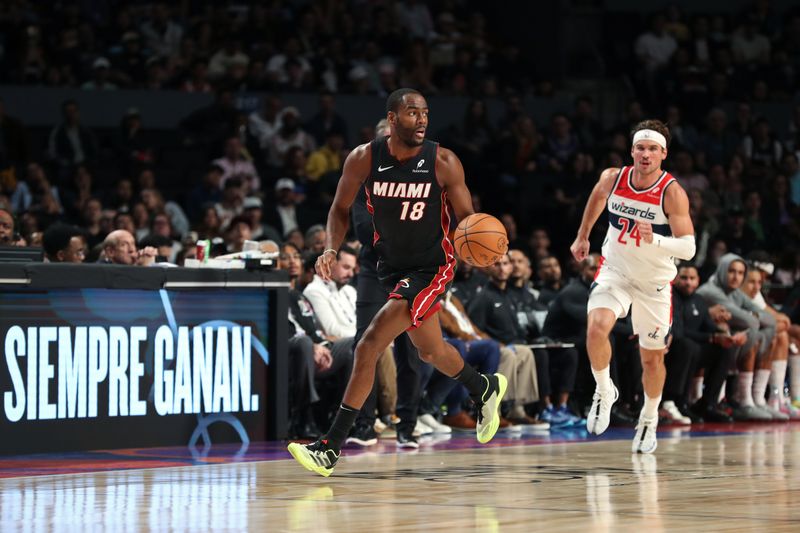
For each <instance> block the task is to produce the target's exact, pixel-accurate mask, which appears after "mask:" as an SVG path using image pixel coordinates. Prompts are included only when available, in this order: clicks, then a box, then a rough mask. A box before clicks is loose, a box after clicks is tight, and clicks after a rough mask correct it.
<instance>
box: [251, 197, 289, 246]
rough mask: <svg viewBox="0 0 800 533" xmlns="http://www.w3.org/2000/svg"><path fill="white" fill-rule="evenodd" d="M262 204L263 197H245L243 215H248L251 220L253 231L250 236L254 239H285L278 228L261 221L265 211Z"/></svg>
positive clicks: (278, 240) (275, 240)
mask: <svg viewBox="0 0 800 533" xmlns="http://www.w3.org/2000/svg"><path fill="white" fill-rule="evenodd" d="M261 205H262V204H261V198H258V197H257V196H248V197H247V198H245V199H244V202H242V215H244V216H245V217H247V219H248V220H249V221H250V227H251V228H252V231H253V233H252V235H251V237H250V238H251V239H253V240H254V241H263V240H271V241H274V242H281V241H283V237H282V236H281V234H280V233H279V232H278V230H277V229H275V228H273V227H272V226H270V225H269V224H263V223H262V222H261V217H262V215H263V213H264V212H263V210H262V207H261Z"/></svg>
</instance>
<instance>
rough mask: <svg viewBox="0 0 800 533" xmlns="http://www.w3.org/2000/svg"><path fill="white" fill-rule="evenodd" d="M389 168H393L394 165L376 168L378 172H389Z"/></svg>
mask: <svg viewBox="0 0 800 533" xmlns="http://www.w3.org/2000/svg"><path fill="white" fill-rule="evenodd" d="M390 168H394V165H392V166H389V167H382V166H378V172H383V171H384V170H389V169H390Z"/></svg>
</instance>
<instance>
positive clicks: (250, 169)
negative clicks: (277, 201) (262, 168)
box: [211, 137, 261, 195]
mask: <svg viewBox="0 0 800 533" xmlns="http://www.w3.org/2000/svg"><path fill="white" fill-rule="evenodd" d="M211 164H212V165H217V166H218V167H220V168H221V169H222V171H223V173H222V178H221V179H220V186H221V187H223V188H224V187H225V182H226V181H228V180H229V179H231V178H238V179H239V180H240V181H241V182H242V185H243V186H244V194H245V195H248V194H252V193H256V192H258V191H259V190H260V188H261V179H260V178H259V177H258V171H257V170H256V167H255V165H253V161H252V159H251V158H250V157H248V155H247V151H246V150H245V149H244V147H243V146H242V142H241V141H240V140H239V138H238V137H229V138H228V139H227V140H226V141H225V154H224V155H223V156H222V157H220V158H218V159H215V160H214V161H212V163H211Z"/></svg>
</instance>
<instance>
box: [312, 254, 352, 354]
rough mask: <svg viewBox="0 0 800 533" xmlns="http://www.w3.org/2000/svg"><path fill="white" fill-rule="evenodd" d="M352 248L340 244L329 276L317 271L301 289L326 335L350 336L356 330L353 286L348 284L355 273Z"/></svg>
mask: <svg viewBox="0 0 800 533" xmlns="http://www.w3.org/2000/svg"><path fill="white" fill-rule="evenodd" d="M356 265H357V261H356V252H355V250H353V249H352V248H350V247H349V246H342V247H341V248H339V252H338V254H337V256H336V262H335V263H334V265H333V267H332V268H331V280H330V281H325V280H323V279H322V278H321V277H319V276H318V275H316V274H315V275H314V280H313V281H312V282H311V283H309V284H308V286H307V287H306V288H305V289H303V296H305V297H306V298H308V301H310V302H311V305H312V306H314V311H315V312H316V313H317V317H318V318H319V321H320V324H321V325H322V331H324V332H325V333H326V334H327V335H328V336H329V337H337V338H340V337H354V336H355V334H356V289H355V287H353V286H352V285H350V281H351V280H352V279H353V275H354V273H355V269H356Z"/></svg>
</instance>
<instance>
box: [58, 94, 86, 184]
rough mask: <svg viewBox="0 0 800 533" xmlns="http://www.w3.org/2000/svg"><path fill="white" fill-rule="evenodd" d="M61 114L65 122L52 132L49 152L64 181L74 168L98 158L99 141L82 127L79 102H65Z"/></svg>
mask: <svg viewBox="0 0 800 533" xmlns="http://www.w3.org/2000/svg"><path fill="white" fill-rule="evenodd" d="M61 113H62V116H63V119H64V120H63V122H62V123H61V124H59V125H58V126H56V127H54V128H53V129H52V130H51V131H50V137H49V140H48V144H47V146H48V148H47V151H48V154H49V156H50V158H51V159H52V160H53V161H54V162H55V163H56V165H57V167H58V170H59V177H60V178H61V179H64V178H65V177H66V176H67V175H68V174H69V172H70V171H71V170H72V168H73V167H74V166H76V165H79V164H82V163H91V162H93V161H94V160H95V159H96V158H97V141H96V139H95V136H94V134H93V133H92V132H91V131H90V130H89V129H88V128H85V127H83V126H82V125H81V115H80V108H79V107H78V103H77V102H75V101H74V100H67V101H65V102H64V103H63V104H62V105H61Z"/></svg>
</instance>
